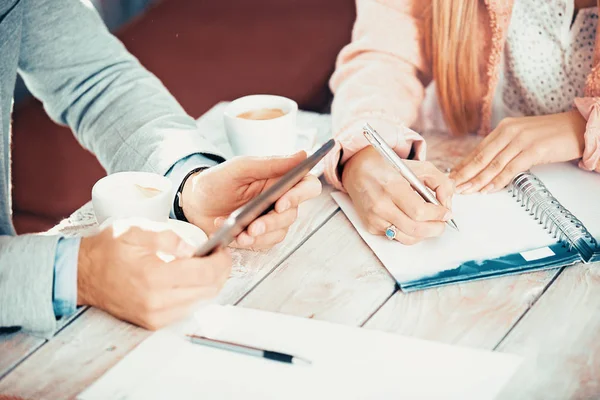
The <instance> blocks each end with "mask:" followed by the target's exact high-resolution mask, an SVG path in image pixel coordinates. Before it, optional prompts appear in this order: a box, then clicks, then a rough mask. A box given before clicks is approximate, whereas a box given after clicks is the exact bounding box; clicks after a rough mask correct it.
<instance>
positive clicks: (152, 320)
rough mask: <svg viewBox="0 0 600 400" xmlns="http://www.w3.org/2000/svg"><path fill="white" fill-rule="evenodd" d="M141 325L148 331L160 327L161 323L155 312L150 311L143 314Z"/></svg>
mask: <svg viewBox="0 0 600 400" xmlns="http://www.w3.org/2000/svg"><path fill="white" fill-rule="evenodd" d="M143 326H144V328H146V329H148V330H150V331H157V330H159V329H160V328H162V323H161V321H160V320H159V319H158V317H157V316H156V315H155V314H153V313H150V314H147V315H145V317H144V323H143Z"/></svg>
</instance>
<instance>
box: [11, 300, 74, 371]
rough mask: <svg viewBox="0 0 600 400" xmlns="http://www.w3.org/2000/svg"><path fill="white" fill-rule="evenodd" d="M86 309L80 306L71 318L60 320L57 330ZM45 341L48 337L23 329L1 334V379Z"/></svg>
mask: <svg viewBox="0 0 600 400" xmlns="http://www.w3.org/2000/svg"><path fill="white" fill-rule="evenodd" d="M85 309H86V308H84V307H82V308H79V309H78V310H77V311H76V312H75V314H73V315H71V316H70V317H69V318H66V319H62V320H60V321H58V327H57V332H58V331H60V330H61V329H63V328H64V327H65V326H67V325H68V324H69V323H70V322H71V321H73V320H75V319H76V318H77V317H78V316H79V315H80V314H81V313H83V312H84V311H85ZM45 343H47V340H46V339H44V338H40V337H37V336H32V335H29V334H27V333H24V332H21V331H17V332H14V333H11V334H0V379H2V378H3V377H4V376H5V375H6V374H8V373H9V371H11V370H12V369H13V368H14V367H15V366H17V365H18V364H19V363H20V362H21V361H23V360H24V359H25V358H27V357H29V355H31V354H32V353H33V352H35V351H36V350H37V349H39V348H40V347H41V346H43V345H44V344H45Z"/></svg>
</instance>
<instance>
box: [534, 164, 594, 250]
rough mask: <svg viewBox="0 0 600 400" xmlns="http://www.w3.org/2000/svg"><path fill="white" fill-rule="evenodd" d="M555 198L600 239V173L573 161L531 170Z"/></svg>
mask: <svg viewBox="0 0 600 400" xmlns="http://www.w3.org/2000/svg"><path fill="white" fill-rule="evenodd" d="M531 172H533V173H534V174H535V175H536V176H537V177H538V178H540V179H541V180H542V182H544V185H546V187H547V188H548V190H550V192H551V193H552V194H553V195H554V197H555V198H556V199H557V200H558V201H559V202H560V203H561V204H562V205H563V206H564V207H565V208H567V209H568V210H569V211H571V212H572V213H573V214H574V215H575V216H576V217H577V218H578V219H579V220H580V221H581V222H583V224H584V225H585V226H586V228H587V229H588V231H590V233H591V234H592V236H593V237H595V238H596V239H600V174H599V173H597V172H588V171H584V170H582V169H581V168H578V167H577V165H575V164H572V163H558V164H549V165H541V166H538V167H535V168H532V169H531Z"/></svg>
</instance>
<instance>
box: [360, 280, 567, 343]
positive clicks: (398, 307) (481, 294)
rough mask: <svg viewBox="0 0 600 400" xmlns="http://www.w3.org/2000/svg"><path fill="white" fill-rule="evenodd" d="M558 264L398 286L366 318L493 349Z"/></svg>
mask: <svg viewBox="0 0 600 400" xmlns="http://www.w3.org/2000/svg"><path fill="white" fill-rule="evenodd" d="M557 273H558V270H556V269H555V270H550V271H541V272H536V273H531V274H524V275H513V276H505V277H502V278H497V279H489V280H482V281H476V282H469V283H462V284H459V285H451V286H445V287H440V288H436V289H429V290H424V291H419V292H413V293H402V292H397V293H395V294H394V296H393V297H392V298H391V299H390V300H389V301H388V302H387V303H386V304H385V305H384V306H383V307H382V308H381V309H380V310H379V311H378V312H377V313H375V315H374V316H373V317H372V318H371V319H370V320H369V321H368V322H367V323H366V324H365V327H366V328H370V329H378V330H384V331H388V332H395V333H399V334H402V335H406V336H415V337H418V338H421V339H429V340H435V341H438V342H444V343H449V344H458V345H464V346H469V347H478V348H486V349H493V348H494V347H495V346H496V345H497V344H498V343H499V342H500V340H502V338H503V337H504V336H505V335H506V333H507V332H508V331H509V330H510V329H511V328H512V327H513V325H514V324H515V323H516V322H517V321H518V320H519V318H521V316H522V315H523V313H525V312H526V311H527V310H528V309H529V308H530V307H531V305H532V304H533V303H534V302H535V301H536V300H537V299H538V298H539V296H540V295H541V294H542V293H543V291H544V289H545V288H546V287H547V285H548V284H549V283H550V282H551V280H552V278H553V277H554V276H555V275H556V274H557Z"/></svg>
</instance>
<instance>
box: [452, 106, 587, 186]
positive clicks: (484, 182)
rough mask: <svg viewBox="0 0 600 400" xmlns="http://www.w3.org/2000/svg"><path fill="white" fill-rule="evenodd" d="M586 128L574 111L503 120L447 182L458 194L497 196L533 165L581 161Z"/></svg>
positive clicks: (578, 114) (581, 118)
mask: <svg viewBox="0 0 600 400" xmlns="http://www.w3.org/2000/svg"><path fill="white" fill-rule="evenodd" d="M585 125H586V121H585V119H584V118H583V117H582V116H581V114H580V113H579V112H578V111H577V110H573V111H569V112H565V113H560V114H551V115H543V116H535V117H521V118H505V119H503V120H502V121H501V122H500V124H499V125H498V127H497V128H496V129H494V131H493V132H492V133H490V134H489V135H488V137H486V138H485V139H484V140H483V141H482V142H481V143H480V144H479V146H477V148H476V149H475V150H474V151H473V152H472V153H471V154H470V155H469V156H468V157H466V158H465V159H464V160H463V161H461V162H460V163H459V164H458V165H457V166H456V167H455V168H454V171H453V172H452V174H450V178H452V179H454V181H455V182H456V185H457V188H456V191H457V192H458V193H465V194H469V193H475V192H479V191H480V192H482V193H488V192H496V191H498V190H501V189H502V188H504V187H505V186H506V185H508V184H509V183H510V181H511V180H512V178H514V177H515V175H517V174H518V173H519V172H523V171H526V170H528V169H529V168H531V167H533V166H534V165H539V164H548V163H553V162H561V161H570V160H575V159H577V158H581V156H582V154H583V148H584V138H583V135H584V133H585Z"/></svg>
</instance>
